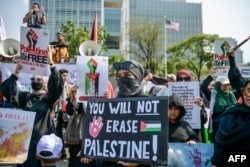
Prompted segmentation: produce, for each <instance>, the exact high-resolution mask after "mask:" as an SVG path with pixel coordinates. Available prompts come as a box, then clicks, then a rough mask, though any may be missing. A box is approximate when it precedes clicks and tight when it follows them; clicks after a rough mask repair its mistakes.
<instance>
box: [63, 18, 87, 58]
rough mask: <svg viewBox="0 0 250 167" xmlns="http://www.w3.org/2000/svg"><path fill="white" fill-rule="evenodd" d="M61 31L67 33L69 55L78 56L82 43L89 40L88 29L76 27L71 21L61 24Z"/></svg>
mask: <svg viewBox="0 0 250 167" xmlns="http://www.w3.org/2000/svg"><path fill="white" fill-rule="evenodd" d="M60 28H61V31H62V32H63V33H65V40H66V41H67V42H69V49H68V51H69V55H70V57H75V56H76V55H78V50H79V46H80V45H81V43H82V42H84V41H85V40H88V39H89V30H88V29H87V28H86V27H76V24H75V22H74V21H72V20H70V21H67V22H66V23H64V22H63V23H61V27H60Z"/></svg>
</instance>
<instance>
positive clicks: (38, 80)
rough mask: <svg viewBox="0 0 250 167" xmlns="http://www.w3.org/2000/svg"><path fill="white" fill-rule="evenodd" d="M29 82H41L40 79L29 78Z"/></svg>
mask: <svg viewBox="0 0 250 167" xmlns="http://www.w3.org/2000/svg"><path fill="white" fill-rule="evenodd" d="M30 80H31V81H37V82H42V78H30Z"/></svg>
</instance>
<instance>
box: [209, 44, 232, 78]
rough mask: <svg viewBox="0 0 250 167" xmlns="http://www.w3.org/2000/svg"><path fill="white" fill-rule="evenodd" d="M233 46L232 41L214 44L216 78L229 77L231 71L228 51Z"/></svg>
mask: <svg viewBox="0 0 250 167" xmlns="http://www.w3.org/2000/svg"><path fill="white" fill-rule="evenodd" d="M230 45H231V46H232V45H233V43H232V41H223V40H216V41H215V42H214V62H213V66H214V67H215V71H216V73H215V75H216V76H227V73H228V69H229V66H230V65H229V60H228V57H227V51H228V49H229V48H230Z"/></svg>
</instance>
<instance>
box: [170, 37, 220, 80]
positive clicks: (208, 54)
mask: <svg viewBox="0 0 250 167" xmlns="http://www.w3.org/2000/svg"><path fill="white" fill-rule="evenodd" d="M220 39H221V38H219V36H218V35H216V34H214V35H209V34H196V35H193V36H190V37H189V38H187V39H184V40H182V41H181V42H180V43H175V44H172V45H170V46H168V48H167V53H168V62H167V69H168V70H167V71H168V73H176V72H177V71H178V70H180V69H182V68H186V69H189V70H190V71H192V73H193V74H194V78H197V80H198V81H200V78H201V72H202V69H204V68H205V67H206V68H207V69H210V68H211V67H212V64H213V46H214V42H215V41H216V40H220Z"/></svg>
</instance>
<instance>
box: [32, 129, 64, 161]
mask: <svg viewBox="0 0 250 167" xmlns="http://www.w3.org/2000/svg"><path fill="white" fill-rule="evenodd" d="M62 147H63V143H62V139H60V138H59V137H57V136H56V135H55V134H51V135H44V136H42V138H41V139H40V140H39V142H38V144H37V147H36V152H37V155H38V156H39V157H41V158H44V159H52V158H59V157H60V153H61V151H62ZM42 151H48V152H51V153H52V155H50V156H44V155H41V152H42Z"/></svg>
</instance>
